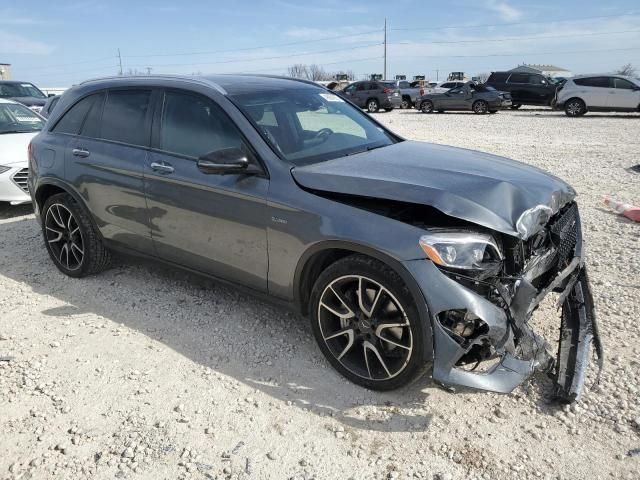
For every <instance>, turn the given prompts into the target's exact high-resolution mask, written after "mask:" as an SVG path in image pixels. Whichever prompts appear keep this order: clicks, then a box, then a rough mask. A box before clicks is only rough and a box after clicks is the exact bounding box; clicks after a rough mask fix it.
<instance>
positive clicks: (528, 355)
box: [407, 202, 603, 402]
mask: <svg viewBox="0 0 640 480" xmlns="http://www.w3.org/2000/svg"><path fill="white" fill-rule="evenodd" d="M529 213H530V215H529V218H528V220H529V223H528V224H525V225H523V226H521V227H522V228H521V229H522V230H523V234H522V235H520V236H519V237H516V236H510V235H505V234H496V233H495V232H490V231H489V232H487V231H485V232H478V231H477V230H475V231H464V230H460V231H458V232H453V233H452V232H451V231H450V230H449V231H445V232H440V231H437V230H436V231H431V232H430V233H429V235H425V237H423V239H421V246H422V247H423V250H424V251H425V253H426V254H427V256H428V257H429V258H430V259H431V260H432V261H431V262H429V261H426V262H425V261H411V262H407V267H408V268H409V269H411V270H412V273H413V274H414V276H415V277H416V278H417V279H418V281H419V283H420V285H421V288H422V290H423V293H424V296H425V299H426V301H427V304H428V307H429V309H430V313H431V316H432V324H433V327H434V335H433V338H434V365H433V378H434V380H436V381H438V382H441V383H443V384H445V385H450V386H465V387H471V388H478V389H484V390H490V391H495V392H502V393H508V392H511V391H512V390H513V389H514V388H515V387H516V386H518V385H519V384H520V383H522V382H523V381H524V380H526V379H527V378H528V377H530V376H531V375H532V374H533V373H534V372H536V371H543V372H547V373H549V374H550V375H551V376H552V377H553V379H554V382H555V386H556V394H557V396H558V397H559V398H560V399H562V400H564V401H568V402H571V401H575V400H577V399H578V397H579V396H580V394H581V392H582V389H583V386H584V381H585V371H586V368H587V365H588V362H589V356H590V355H589V352H590V346H591V343H592V342H593V344H594V349H595V351H596V353H597V356H598V359H599V367H600V369H601V368H602V362H603V354H602V346H601V343H600V338H599V336H598V330H597V325H596V317H595V310H594V305H593V299H592V296H591V290H590V286H589V281H588V277H587V272H586V269H585V265H584V256H583V255H584V253H583V244H582V231H581V224H580V216H579V213H578V207H577V204H575V203H574V202H570V203H568V204H566V205H565V206H564V207H563V208H561V209H558V211H557V212H556V213H555V214H552V213H547V212H545V211H536V210H532V211H531V212H529ZM545 214H546V215H547V216H546V217H545V216H544V215H545ZM527 228H528V231H527V230H526V229H527ZM460 245H465V246H464V248H461V247H460ZM551 292H556V293H558V294H559V307H560V311H561V315H560V317H561V318H560V322H559V323H560V326H559V330H560V341H559V349H558V354H557V357H556V358H555V359H554V358H553V356H552V354H551V353H550V347H549V345H548V343H547V342H546V340H545V339H544V338H542V337H541V336H540V335H538V334H536V333H535V332H534V331H533V330H532V328H531V326H530V325H529V320H530V319H531V316H532V314H533V312H534V311H535V310H536V309H537V308H538V306H539V304H540V303H541V302H542V300H543V299H544V298H545V297H546V296H547V295H548V294H549V293H551Z"/></svg>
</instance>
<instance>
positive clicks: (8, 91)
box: [0, 83, 47, 98]
mask: <svg viewBox="0 0 640 480" xmlns="http://www.w3.org/2000/svg"><path fill="white" fill-rule="evenodd" d="M0 97H4V98H19V97H34V98H47V96H46V95H45V94H44V93H42V92H41V91H40V90H39V89H38V88H37V87H36V86H35V85H33V84H32V83H3V84H0Z"/></svg>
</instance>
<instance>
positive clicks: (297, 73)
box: [287, 63, 309, 79]
mask: <svg viewBox="0 0 640 480" xmlns="http://www.w3.org/2000/svg"><path fill="white" fill-rule="evenodd" d="M287 74H288V75H289V76H290V77H293V78H304V79H308V78H309V69H308V68H307V66H306V65H303V64H302V63H296V64H295V65H291V66H290V67H289V68H287Z"/></svg>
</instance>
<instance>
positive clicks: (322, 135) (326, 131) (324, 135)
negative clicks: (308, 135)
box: [313, 128, 333, 143]
mask: <svg viewBox="0 0 640 480" xmlns="http://www.w3.org/2000/svg"><path fill="white" fill-rule="evenodd" d="M331 135H333V130H331V129H330V128H321V129H320V130H318V131H317V132H316V135H315V136H314V137H313V139H314V140H319V143H324V142H326V141H327V140H328V139H329V137H330V136H331Z"/></svg>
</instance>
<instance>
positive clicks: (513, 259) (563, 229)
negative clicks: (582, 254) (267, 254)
mask: <svg viewBox="0 0 640 480" xmlns="http://www.w3.org/2000/svg"><path fill="white" fill-rule="evenodd" d="M579 237H580V217H579V213H578V205H577V204H576V203H571V204H569V205H567V206H566V207H565V208H564V209H563V210H561V211H560V212H558V213H557V214H556V215H555V216H554V217H553V218H552V219H551V220H550V221H549V223H548V224H547V226H546V227H545V229H544V230H543V231H541V232H539V233H538V234H537V235H535V236H533V237H532V238H530V239H529V240H527V241H521V240H518V239H513V238H504V253H505V270H506V273H508V274H510V275H519V274H521V273H522V272H523V271H524V270H526V269H527V268H528V265H529V264H530V262H531V260H532V259H533V258H534V257H536V256H539V255H542V254H544V253H545V252H547V251H549V250H550V249H551V248H553V249H554V250H555V251H556V252H555V255H553V257H551V258H549V259H548V260H547V262H546V263H547V264H548V265H549V266H551V265H555V266H557V267H558V269H562V268H564V267H565V266H567V265H568V264H569V263H570V262H571V259H572V258H573V256H574V254H575V249H576V244H577V242H578V238H579ZM551 274H552V272H550V275H551ZM540 281H541V283H544V279H540Z"/></svg>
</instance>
